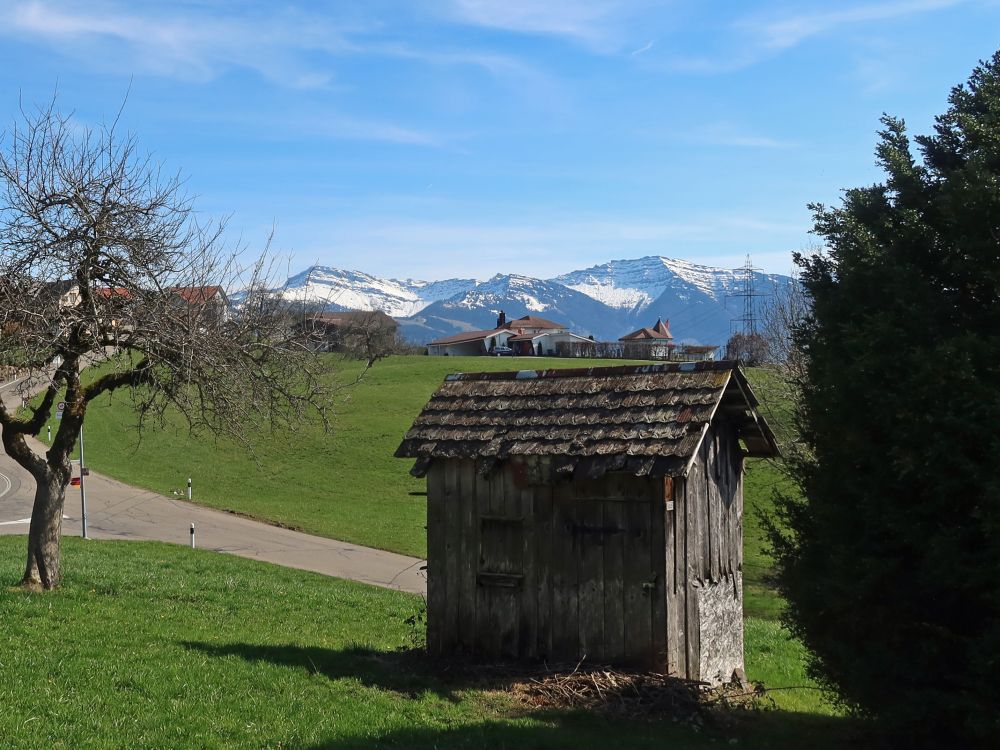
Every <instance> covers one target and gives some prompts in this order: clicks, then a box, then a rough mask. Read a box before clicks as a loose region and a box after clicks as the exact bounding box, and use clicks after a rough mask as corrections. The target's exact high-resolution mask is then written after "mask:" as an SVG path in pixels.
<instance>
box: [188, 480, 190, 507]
mask: <svg viewBox="0 0 1000 750" xmlns="http://www.w3.org/2000/svg"><path fill="white" fill-rule="evenodd" d="M190 500H191V477H188V501H190Z"/></svg>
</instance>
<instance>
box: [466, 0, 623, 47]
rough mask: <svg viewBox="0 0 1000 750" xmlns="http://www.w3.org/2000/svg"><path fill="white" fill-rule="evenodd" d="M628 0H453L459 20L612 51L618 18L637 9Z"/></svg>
mask: <svg viewBox="0 0 1000 750" xmlns="http://www.w3.org/2000/svg"><path fill="white" fill-rule="evenodd" d="M636 5H637V4H636V3H634V2H633V3H628V2H625V1H624V0H546V1H545V2H540V1H539V0H451V2H450V4H449V10H450V15H451V17H452V18H454V19H455V20H457V21H460V22H462V23H466V24H471V25H475V26H482V27H487V28H493V29H501V30H504V31H512V32H516V33H522V34H542V35H548V36H556V37H562V38H565V39H568V40H570V41H572V42H574V43H577V44H580V45H583V46H585V47H589V48H592V49H594V50H597V51H603V52H608V51H612V50H613V49H616V48H617V47H618V46H619V43H620V41H619V38H618V33H619V31H620V28H619V25H618V20H619V19H620V17H621V16H622V15H626V14H629V13H630V12H632V11H634V10H635V9H636Z"/></svg>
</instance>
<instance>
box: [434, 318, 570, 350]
mask: <svg viewBox="0 0 1000 750" xmlns="http://www.w3.org/2000/svg"><path fill="white" fill-rule="evenodd" d="M575 341H580V342H588V339H585V338H584V337H583V336H578V335H577V334H575V333H571V332H570V331H569V329H568V328H567V327H566V326H565V325H563V324H562V323H554V322H553V321H551V320H546V319H545V318H538V317H535V316H533V315H525V316H523V317H521V318H516V319H514V320H507V315H506V314H505V313H504V311H503V310H501V311H500V315H499V316H498V317H497V324H496V327H495V328H491V329H489V330H486V331H466V332H465V333H456V334H455V335H453V336H446V337H445V338H442V339H437V340H436V341H432V342H430V343H429V344H428V345H427V353H428V354H430V355H432V356H449V355H450V356H452V357H456V356H475V355H478V354H490V353H492V352H493V351H494V350H495V349H496V348H497V347H509V348H510V349H511V350H512V353H514V354H521V355H528V356H530V355H533V354H536V355H538V356H542V355H550V356H551V355H553V354H556V352H557V347H558V346H559V345H560V344H565V343H570V342H575Z"/></svg>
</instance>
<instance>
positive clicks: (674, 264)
mask: <svg viewBox="0 0 1000 750" xmlns="http://www.w3.org/2000/svg"><path fill="white" fill-rule="evenodd" d="M790 282H791V279H790V277H788V276H782V275H780V274H763V273H760V272H754V274H753V284H754V288H755V289H756V290H758V291H764V292H770V291H771V290H773V289H780V288H781V287H782V286H784V285H787V284H788V283H790ZM744 283H745V275H744V272H743V270H742V269H738V270H728V269H720V268H714V267H711V266H705V265H701V264H698V263H693V262H691V261H687V260H681V259H677V258H667V257H664V256H658V255H651V256H645V257H642V258H633V259H620V260H611V261H607V262H606V263H601V264H597V265H594V266H590V267H588V268H584V269H581V270H578V271H570V272H568V273H564V274H560V275H558V276H554V277H552V278H549V279H538V278H534V277H531V276H524V275H521V274H516V273H511V274H501V273H497V274H495V275H494V276H492V277H491V278H489V279H486V280H483V281H480V280H478V279H465V278H453V279H442V280H437V281H424V280H420V279H398V278H382V277H378V276H374V275H372V274H368V273H364V272H362V271H353V270H346V269H339V268H333V267H330V266H322V265H314V266H311V267H309V268H307V269H305V270H304V271H302V272H300V273H298V274H295V275H293V276H290V277H289V278H288V280H287V281H286V282H285V284H284V285H283V286H282V287H281V288H280V289H276V290H274V291H275V293H276V294H278V295H280V296H282V297H284V298H285V299H288V300H292V301H297V302H304V303H309V304H312V305H320V306H322V307H323V308H325V309H328V310H346V309H362V310H365V309H367V310H374V309H379V310H382V311H384V312H385V313H386V314H388V315H390V316H391V317H393V318H395V319H396V320H397V322H398V323H399V326H400V332H401V333H402V334H403V336H404V337H405V338H406V339H408V340H409V341H411V342H413V343H418V344H422V343H427V342H428V341H431V340H433V339H436V338H440V337H443V336H448V335H451V334H454V333H461V332H463V331H470V330H478V329H485V328H492V327H493V325H494V323H495V321H496V316H497V315H498V313H499V311H500V310H504V312H506V313H507V317H508V319H511V318H516V317H520V316H522V315H529V314H533V315H542V316H543V317H546V318H551V319H553V320H557V321H559V322H561V323H565V324H566V325H567V326H568V327H569V328H570V330H572V331H574V332H576V333H579V334H581V335H584V336H587V335H593V336H594V337H595V338H597V339H601V340H614V339H617V338H619V337H620V336H622V335H624V334H626V333H628V332H630V331H633V330H635V329H637V328H640V327H642V326H651V325H653V323H655V321H656V319H657V318H662V319H664V320H667V319H670V320H671V330H672V332H673V334H674V337H675V340H676V341H677V342H679V343H700V344H719V345H721V344H724V343H725V341H726V339H728V337H729V333H730V331H731V329H732V327H733V322H734V321H735V320H736V318H737V317H739V315H741V314H742V313H743V306H742V304H740V305H739V306H738V307H739V310H738V311H737V310H736V308H737V305H736V304H731V305H730V307H728V308H727V306H726V303H727V301H729V300H731V299H732V297H733V295H734V294H738V293H740V292H741V291H742V289H743V287H744Z"/></svg>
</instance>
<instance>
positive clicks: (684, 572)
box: [666, 420, 743, 683]
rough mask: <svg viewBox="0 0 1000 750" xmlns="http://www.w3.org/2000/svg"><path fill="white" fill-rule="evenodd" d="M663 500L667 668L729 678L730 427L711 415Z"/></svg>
mask: <svg viewBox="0 0 1000 750" xmlns="http://www.w3.org/2000/svg"><path fill="white" fill-rule="evenodd" d="M667 507H668V511H667V533H666V539H667V550H666V556H667V568H668V570H667V577H668V585H667V632H668V634H669V636H668V641H667V647H668V648H667V667H668V670H669V671H671V672H674V673H676V674H679V675H685V676H687V677H689V678H691V679H700V680H705V681H708V682H713V683H717V682H721V681H725V680H728V679H729V678H730V677H731V676H732V673H733V671H734V670H735V669H737V668H741V669H742V667H743V580H742V571H743V456H742V453H741V450H740V446H739V442H738V440H737V436H736V431H735V428H733V427H732V426H730V425H727V423H726V422H725V421H723V420H716V421H715V422H714V423H713V425H712V427H711V428H710V429H709V431H708V433H707V434H706V436H705V440H704V441H703V442H702V445H701V448H700V449H699V451H698V453H697V455H696V456H695V459H694V461H693V463H692V466H691V470H690V472H689V473H688V476H687V477H686V478H685V479H678V480H676V482H675V490H674V504H673V507H672V508H671V506H670V504H669V503H668V506H667ZM671 563H673V564H671Z"/></svg>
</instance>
